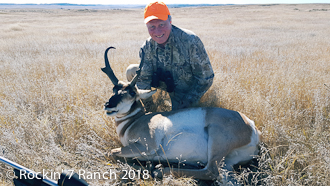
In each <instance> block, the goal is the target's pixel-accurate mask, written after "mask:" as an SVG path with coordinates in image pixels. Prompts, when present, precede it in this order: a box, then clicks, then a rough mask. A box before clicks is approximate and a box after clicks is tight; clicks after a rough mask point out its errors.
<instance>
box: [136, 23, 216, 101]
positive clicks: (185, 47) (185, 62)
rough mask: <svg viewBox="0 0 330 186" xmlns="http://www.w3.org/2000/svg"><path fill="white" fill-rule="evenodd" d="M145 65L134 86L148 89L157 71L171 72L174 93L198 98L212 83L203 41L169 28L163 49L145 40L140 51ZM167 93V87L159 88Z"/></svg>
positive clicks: (184, 32)
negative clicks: (158, 69)
mask: <svg viewBox="0 0 330 186" xmlns="http://www.w3.org/2000/svg"><path fill="white" fill-rule="evenodd" d="M142 50H143V52H144V62H143V67H142V69H141V75H140V77H139V79H138V82H137V86H138V87H139V88H140V89H150V88H151V81H152V75H153V73H154V72H156V70H157V68H161V69H163V71H164V72H165V71H170V72H171V74H172V76H173V80H174V85H175V88H174V92H175V93H181V94H182V95H186V97H187V96H188V97H189V99H194V97H196V98H198V97H199V98H200V97H201V96H202V95H203V94H204V93H205V92H206V91H207V89H208V88H209V87H210V86H211V84H212V82H213V77H214V73H213V69H212V66H211V63H210V60H209V57H208V55H207V53H206V51H205V48H204V45H203V43H202V41H201V40H200V39H199V37H198V36H196V35H195V34H194V33H193V32H191V31H189V30H184V29H181V28H178V27H176V26H174V25H172V31H171V33H170V36H169V39H168V41H167V43H166V44H165V47H162V46H160V45H158V43H156V42H155V41H154V40H152V39H151V37H150V38H148V39H147V40H146V42H145V43H144V44H143V45H142V47H141V49H140V58H141V56H142ZM156 88H160V89H162V90H165V91H166V85H165V86H164V84H162V85H161V86H159V87H156Z"/></svg>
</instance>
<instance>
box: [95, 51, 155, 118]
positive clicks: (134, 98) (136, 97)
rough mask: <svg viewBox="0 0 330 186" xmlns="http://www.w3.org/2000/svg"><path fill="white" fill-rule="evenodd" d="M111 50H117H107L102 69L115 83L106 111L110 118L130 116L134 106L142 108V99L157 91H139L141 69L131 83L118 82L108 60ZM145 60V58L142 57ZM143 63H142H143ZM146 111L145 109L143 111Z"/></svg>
mask: <svg viewBox="0 0 330 186" xmlns="http://www.w3.org/2000/svg"><path fill="white" fill-rule="evenodd" d="M110 49H115V47H109V48H107V49H106V50H105V53H104V60H105V67H104V68H102V71H103V72H104V73H105V74H107V76H108V77H109V78H110V80H111V82H112V83H113V85H114V87H113V94H112V96H111V97H110V99H109V101H108V102H107V103H106V104H105V105H104V107H105V108H104V109H105V110H106V114H107V115H108V116H122V115H128V114H129V113H130V111H132V109H133V108H135V107H133V106H135V105H136V106H138V107H142V105H141V103H140V99H146V98H148V97H150V96H152V94H154V93H155V91H151V90H139V89H138V88H137V87H136V86H135V85H136V82H137V79H138V78H139V76H140V70H141V66H142V65H140V69H139V70H138V71H137V72H136V75H135V77H134V78H133V79H132V81H131V82H123V81H118V79H117V77H116V76H115V74H114V72H113V70H112V69H111V66H110V64H109V60H108V51H109V50H110ZM142 59H143V57H142ZM142 62H143V61H141V63H142ZM143 111H144V109H143Z"/></svg>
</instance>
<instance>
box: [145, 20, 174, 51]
mask: <svg viewBox="0 0 330 186" xmlns="http://www.w3.org/2000/svg"><path fill="white" fill-rule="evenodd" d="M147 28H148V32H149V35H150V36H151V38H152V39H153V40H154V41H156V42H157V43H158V44H160V45H165V44H166V42H167V39H168V37H169V36H170V33H171V29H172V24H171V22H170V20H169V19H167V20H166V21H163V20H160V19H154V20H151V21H149V22H148V23H147Z"/></svg>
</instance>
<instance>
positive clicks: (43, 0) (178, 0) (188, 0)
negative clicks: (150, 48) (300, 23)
mask: <svg viewBox="0 0 330 186" xmlns="http://www.w3.org/2000/svg"><path fill="white" fill-rule="evenodd" d="M153 1H155V0H0V3H17V4H26V3H33V4H48V3H72V4H104V5H109V4H149V3H150V2H153ZM163 2H164V3H165V4H277V3H279V4H301V3H330V0H163Z"/></svg>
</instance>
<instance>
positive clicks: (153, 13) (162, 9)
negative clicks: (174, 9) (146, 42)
mask: <svg viewBox="0 0 330 186" xmlns="http://www.w3.org/2000/svg"><path fill="white" fill-rule="evenodd" d="M169 15H171V14H170V11H169V10H168V8H167V6H166V5H165V3H163V2H161V1H156V2H154V3H150V4H148V5H147V6H146V8H145V9H144V23H148V22H149V21H151V20H153V19H161V20H163V21H165V20H167V18H168V16H169Z"/></svg>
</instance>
